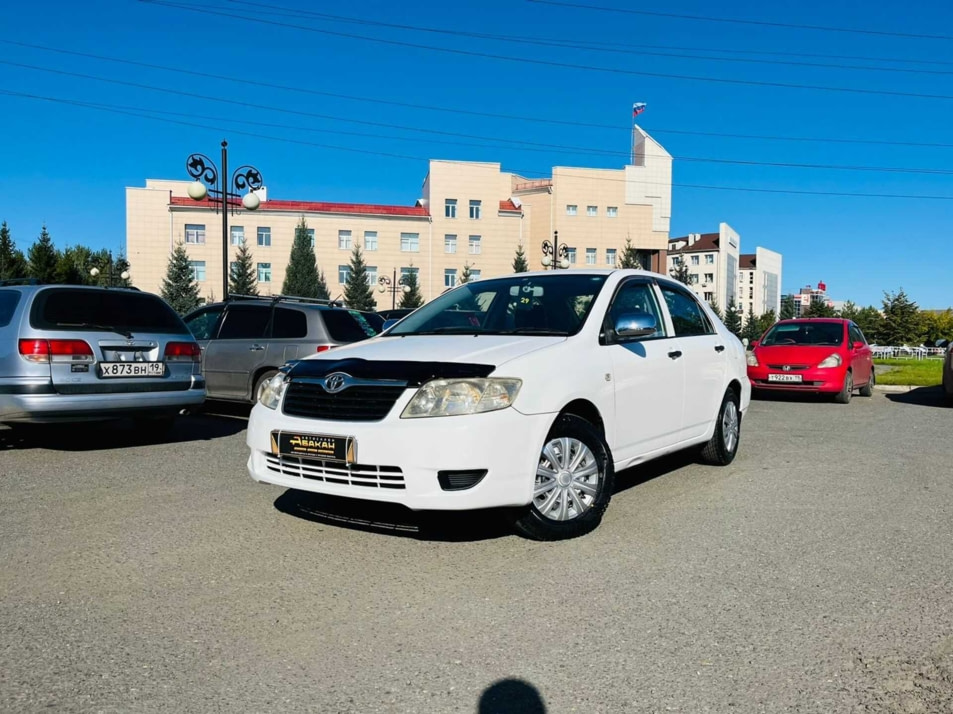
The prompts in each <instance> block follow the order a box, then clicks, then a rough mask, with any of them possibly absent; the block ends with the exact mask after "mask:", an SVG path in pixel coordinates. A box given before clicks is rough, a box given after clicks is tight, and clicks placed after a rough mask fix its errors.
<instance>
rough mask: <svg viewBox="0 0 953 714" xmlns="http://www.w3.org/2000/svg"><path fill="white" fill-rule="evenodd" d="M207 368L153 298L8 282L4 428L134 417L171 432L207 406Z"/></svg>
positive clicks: (3, 328)
mask: <svg viewBox="0 0 953 714" xmlns="http://www.w3.org/2000/svg"><path fill="white" fill-rule="evenodd" d="M199 359H200V351H199V346H198V344H197V343H196V342H195V340H194V339H193V338H192V335H191V334H190V333H189V331H188V329H187V328H186V327H185V324H184V323H183V322H182V320H181V319H180V318H179V316H178V315H177V314H176V313H175V311H174V310H172V308H170V307H169V306H168V305H167V304H166V303H165V302H164V301H163V300H162V299H161V298H159V297H157V296H155V295H152V294H150V293H145V292H140V291H138V290H135V289H125V288H96V287H82V286H75V285H15V284H9V283H7V284H5V283H0V422H4V423H7V424H14V425H18V424H27V423H53V422H72V421H91V420H101V419H109V418H116V417H125V416H132V417H136V418H139V419H141V420H144V421H147V422H148V424H149V425H150V426H151V427H152V428H159V427H165V426H168V425H169V424H170V423H171V421H172V418H173V417H174V416H175V415H176V414H179V413H181V412H184V411H188V410H191V409H195V408H196V407H198V406H200V405H201V404H202V402H203V401H205V380H204V379H203V378H202V373H201V369H200V364H199Z"/></svg>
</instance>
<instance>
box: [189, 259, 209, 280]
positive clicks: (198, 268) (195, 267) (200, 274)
mask: <svg viewBox="0 0 953 714" xmlns="http://www.w3.org/2000/svg"><path fill="white" fill-rule="evenodd" d="M189 267H190V268H192V280H197V281H199V282H203V281H204V280H205V261H204V260H190V261H189Z"/></svg>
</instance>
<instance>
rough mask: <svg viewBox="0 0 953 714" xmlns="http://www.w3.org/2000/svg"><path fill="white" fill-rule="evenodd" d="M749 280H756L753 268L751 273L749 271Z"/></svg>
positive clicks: (750, 281)
mask: <svg viewBox="0 0 953 714" xmlns="http://www.w3.org/2000/svg"><path fill="white" fill-rule="evenodd" d="M748 282H749V283H753V282H754V271H753V270H752V271H751V272H750V273H748Z"/></svg>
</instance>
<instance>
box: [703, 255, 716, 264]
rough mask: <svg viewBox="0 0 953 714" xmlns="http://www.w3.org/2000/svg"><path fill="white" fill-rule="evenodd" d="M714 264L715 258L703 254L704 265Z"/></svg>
mask: <svg viewBox="0 0 953 714" xmlns="http://www.w3.org/2000/svg"><path fill="white" fill-rule="evenodd" d="M714 264H715V256H714V255H712V254H711V253H706V254H705V265H714Z"/></svg>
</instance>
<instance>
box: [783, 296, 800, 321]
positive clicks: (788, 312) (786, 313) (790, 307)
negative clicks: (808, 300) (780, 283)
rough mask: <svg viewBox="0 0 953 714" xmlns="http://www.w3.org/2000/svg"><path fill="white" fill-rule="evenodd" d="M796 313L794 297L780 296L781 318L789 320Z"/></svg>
mask: <svg viewBox="0 0 953 714" xmlns="http://www.w3.org/2000/svg"><path fill="white" fill-rule="evenodd" d="M796 314H797V308H796V307H795V306H794V298H793V297H792V296H790V295H785V296H784V297H783V298H781V317H780V318H779V319H781V320H791V319H793V318H794V316H795V315H796Z"/></svg>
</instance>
